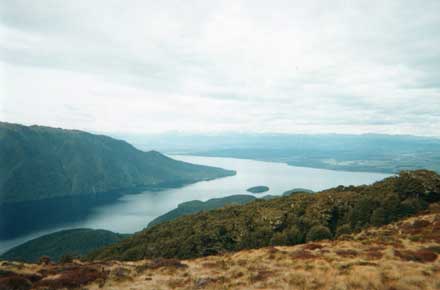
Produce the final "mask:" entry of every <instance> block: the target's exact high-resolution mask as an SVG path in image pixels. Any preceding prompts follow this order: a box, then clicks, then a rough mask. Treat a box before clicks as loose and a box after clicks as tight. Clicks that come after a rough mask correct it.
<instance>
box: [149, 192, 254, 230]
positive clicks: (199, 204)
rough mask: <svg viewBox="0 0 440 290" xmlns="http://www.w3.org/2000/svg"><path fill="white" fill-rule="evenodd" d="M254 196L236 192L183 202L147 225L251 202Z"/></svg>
mask: <svg viewBox="0 0 440 290" xmlns="http://www.w3.org/2000/svg"><path fill="white" fill-rule="evenodd" d="M255 199H256V197H254V196H253V195H247V194H236V195H231V196H226V197H220V198H212V199H208V200H207V201H205V202H203V201H200V200H191V201H187V202H183V203H181V204H179V205H178V206H177V208H175V209H173V210H171V211H169V212H167V213H165V214H163V215H161V216H158V217H157V218H155V219H154V220H152V221H151V222H150V223H149V224H148V227H151V226H154V225H157V224H160V223H163V222H166V221H171V220H174V219H176V218H178V217H181V216H185V215H190V214H194V213H198V212H201V211H207V210H212V209H216V208H221V207H224V206H225V205H237V204H245V203H248V202H251V201H253V200H255Z"/></svg>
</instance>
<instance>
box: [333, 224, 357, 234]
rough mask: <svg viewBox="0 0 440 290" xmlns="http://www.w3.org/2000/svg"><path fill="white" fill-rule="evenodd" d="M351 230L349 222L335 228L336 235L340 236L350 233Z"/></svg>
mask: <svg viewBox="0 0 440 290" xmlns="http://www.w3.org/2000/svg"><path fill="white" fill-rule="evenodd" d="M352 232H353V231H352V230H351V226H350V225H349V224H345V225H342V226H339V227H338V228H337V229H336V236H338V237H339V236H342V235H348V234H351V233H352Z"/></svg>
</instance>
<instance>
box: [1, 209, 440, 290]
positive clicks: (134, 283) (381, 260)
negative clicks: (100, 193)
mask: <svg viewBox="0 0 440 290" xmlns="http://www.w3.org/2000/svg"><path fill="white" fill-rule="evenodd" d="M439 253H440V205H439V204H432V205H431V206H430V209H429V210H428V211H424V212H422V213H421V214H419V215H418V216H416V217H411V218H407V219H404V220H401V221H399V222H396V223H393V224H390V225H387V226H383V227H380V228H374V227H370V228H367V229H365V230H363V231H361V232H360V233H357V234H351V235H344V236H341V237H339V238H338V239H337V240H334V241H330V240H324V241H320V242H312V243H308V244H304V245H296V246H290V247H285V246H277V247H266V248H261V249H255V250H244V251H240V252H236V253H227V254H223V255H215V256H209V257H203V258H198V259H191V260H182V261H179V260H176V259H168V260H167V259H158V260H141V261H137V262H119V261H112V262H91V263H88V262H85V263H84V262H79V261H77V262H76V263H75V264H62V265H35V264H22V263H17V262H14V263H11V262H3V263H0V289H3V288H2V287H4V289H8V287H10V285H12V283H15V285H17V284H18V285H27V287H31V286H32V284H33V286H34V287H37V286H41V287H53V288H56V289H59V288H62V287H67V288H69V287H70V288H82V287H87V289H90V290H94V289H121V290H124V289H162V290H164V289H188V290H189V289H246V290H249V289H310V290H315V289H316V290H318V289H322V290H336V289H341V290H342V289H353V290H365V289H375V290H382V289H383V290H386V289H388V290H390V289H399V290H418V289H439V288H440V282H439V281H440V259H439V258H438V254H439ZM1 277H3V278H1ZM29 280H34V282H33V283H31V282H30V281H29ZM21 289H28V288H21Z"/></svg>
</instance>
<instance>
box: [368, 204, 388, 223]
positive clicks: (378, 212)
mask: <svg viewBox="0 0 440 290" xmlns="http://www.w3.org/2000/svg"><path fill="white" fill-rule="evenodd" d="M370 222H371V224H372V225H374V226H381V225H384V224H385V223H386V212H385V210H384V208H383V207H379V208H377V209H375V210H374V211H373V213H372V214H371V218H370Z"/></svg>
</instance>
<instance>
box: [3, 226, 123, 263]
mask: <svg viewBox="0 0 440 290" xmlns="http://www.w3.org/2000/svg"><path fill="white" fill-rule="evenodd" d="M129 236H130V235H126V234H117V233H113V232H111V231H106V230H92V229H72V230H62V231H59V232H55V233H52V234H48V235H44V236H42V237H39V238H36V239H33V240H30V241H28V242H26V243H23V244H21V245H19V246H17V247H14V248H12V249H10V250H9V251H7V252H6V253H4V254H3V255H1V256H0V258H1V259H5V260H14V261H26V262H37V261H38V260H39V259H40V257H41V256H48V257H50V258H51V259H52V260H54V261H59V260H60V258H61V257H63V256H67V255H69V256H72V257H77V256H83V255H85V254H88V253H89V252H91V251H93V250H96V249H98V248H100V247H104V246H107V245H109V244H114V243H116V242H118V241H121V240H122V239H124V238H127V237H129Z"/></svg>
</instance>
